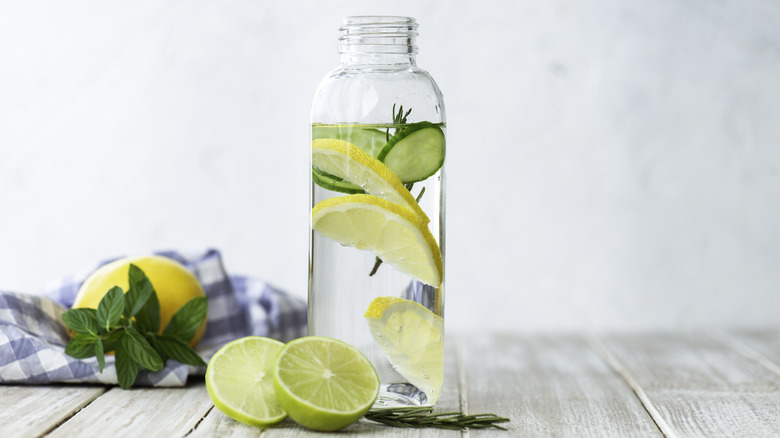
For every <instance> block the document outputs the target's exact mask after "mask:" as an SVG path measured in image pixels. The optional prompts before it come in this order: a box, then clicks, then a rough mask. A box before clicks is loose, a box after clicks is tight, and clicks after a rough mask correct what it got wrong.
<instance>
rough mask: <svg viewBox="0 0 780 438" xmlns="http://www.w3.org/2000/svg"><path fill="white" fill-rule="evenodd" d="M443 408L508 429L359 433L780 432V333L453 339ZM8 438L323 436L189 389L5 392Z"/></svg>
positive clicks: (1, 422)
mask: <svg viewBox="0 0 780 438" xmlns="http://www.w3.org/2000/svg"><path fill="white" fill-rule="evenodd" d="M446 352H447V358H446V360H447V362H446V366H445V369H446V376H445V379H446V381H445V386H446V390H445V392H444V394H443V395H442V400H441V401H440V403H439V405H438V407H437V410H453V409H459V410H462V411H464V412H468V413H481V412H491V413H495V414H497V415H500V416H504V417H509V418H511V420H512V421H511V423H509V424H507V425H506V426H507V428H508V429H509V431H507V432H503V431H499V430H471V431H468V432H461V431H450V430H434V429H397V428H391V427H387V426H383V425H379V424H376V423H372V422H369V421H367V420H361V421H360V422H358V423H356V424H354V425H352V426H349V427H348V428H346V429H344V430H343V431H342V432H341V433H340V434H351V435H357V436H399V437H400V436H403V437H429V436H430V437H463V436H475V437H480V436H496V437H510V436H572V437H585V436H597V437H605V436H615V437H629V436H648V437H663V436H666V437H687V436H702V437H717V436H723V437H750V436H754V437H769V436H780V330H774V331H754V332H725V331H708V332H695V333H694V332H691V333H631V334H607V335H579V334H539V335H529V334H524V335H520V334H496V335H490V336H476V335H468V336H457V335H453V336H449V338H448V339H447V348H446ZM0 393H2V397H0V412H2V416H1V417H0V437H3V438H13V437H28V436H30V437H37V436H47V437H95V436H109V437H112V438H118V437H124V436H134V437H144V438H149V437H158V436H159V437H176V436H182V437H183V436H187V437H213V436H220V437H222V436H229V437H255V436H260V435H262V436H263V437H292V436H295V437H297V436H324V435H331V434H322V433H315V432H308V431H305V430H303V429H302V428H300V427H299V426H297V425H296V424H295V423H293V422H292V421H290V420H289V419H288V420H285V421H284V422H283V423H282V424H280V425H279V426H277V427H274V428H271V429H267V430H262V429H257V428H253V427H249V426H245V425H243V424H240V423H237V422H235V421H233V420H231V419H229V418H227V417H225V416H224V415H223V414H222V413H221V412H220V411H218V410H217V409H216V408H214V407H213V405H212V404H211V401H210V400H209V397H208V394H207V393H206V389H205V387H204V384H203V381H202V379H201V380H199V381H198V380H196V381H194V382H192V383H191V384H189V385H188V386H187V387H184V388H175V389H161V388H154V389H132V390H127V391H124V390H121V389H119V388H116V387H113V388H112V387H99V386H81V385H59V386H7V385H6V386H0Z"/></svg>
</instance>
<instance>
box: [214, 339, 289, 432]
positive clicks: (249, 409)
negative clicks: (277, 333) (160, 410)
mask: <svg viewBox="0 0 780 438" xmlns="http://www.w3.org/2000/svg"><path fill="white" fill-rule="evenodd" d="M283 347H284V344H283V343H281V342H279V341H277V340H274V339H269V338H263V337H260V336H249V337H246V338H241V339H238V340H236V341H233V342H231V343H229V344H227V345H225V346H224V347H222V348H221V349H220V350H219V351H217V353H216V354H215V355H214V356H213V357H212V358H211V360H210V361H209V365H208V368H206V390H208V392H209V397H211V401H212V402H213V403H214V406H216V407H217V409H219V410H220V411H222V412H223V413H224V414H225V415H227V416H228V417H230V418H232V419H234V420H236V421H240V422H242V423H244V424H249V425H251V426H259V427H265V426H270V425H273V424H276V423H278V422H280V421H282V420H284V418H285V417H286V416H287V414H286V413H285V412H284V410H283V409H282V408H281V406H279V404H278V403H277V402H276V394H275V393H274V383H273V382H274V381H273V371H274V366H275V365H276V356H277V354H278V353H279V352H280V351H281V350H282V348H283Z"/></svg>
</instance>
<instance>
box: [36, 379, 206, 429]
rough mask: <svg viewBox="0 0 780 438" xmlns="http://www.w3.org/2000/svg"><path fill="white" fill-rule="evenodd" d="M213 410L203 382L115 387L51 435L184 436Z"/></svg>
mask: <svg viewBox="0 0 780 438" xmlns="http://www.w3.org/2000/svg"><path fill="white" fill-rule="evenodd" d="M210 407H211V400H209V396H208V393H207V392H206V387H205V385H204V384H203V383H194V384H190V385H188V386H186V387H183V388H133V389H129V390H124V389H121V388H118V387H114V388H112V389H110V390H109V391H107V392H106V393H105V394H103V396H101V397H99V398H98V399H97V400H95V401H94V402H92V403H91V404H90V405H89V406H87V407H86V408H84V409H82V410H81V411H80V412H79V413H77V414H76V415H74V416H73V417H72V418H71V419H70V420H68V421H66V422H65V423H63V424H62V425H61V426H60V427H58V428H57V429H55V430H54V431H53V432H52V433H51V434H50V435H48V436H50V437H67V438H72V437H95V436H109V437H111V438H119V437H157V436H165V437H175V436H184V435H186V434H187V433H189V432H190V431H191V430H192V429H193V428H194V427H195V426H196V424H197V423H198V422H199V421H200V420H201V419H202V418H203V416H204V415H206V412H208V410H209V408H210Z"/></svg>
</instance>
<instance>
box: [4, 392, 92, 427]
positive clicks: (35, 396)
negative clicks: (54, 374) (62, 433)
mask: <svg viewBox="0 0 780 438" xmlns="http://www.w3.org/2000/svg"><path fill="white" fill-rule="evenodd" d="M105 391H106V388H105V387H102V386H101V387H94V386H71V385H51V386H7V385H3V386H0V394H2V396H1V397H0V412H2V421H0V436H3V437H37V436H41V435H43V434H44V433H46V432H48V431H49V430H51V429H53V428H55V427H56V426H57V425H58V424H60V423H62V422H63V421H65V420H67V419H68V418H70V417H71V416H72V415H73V414H75V413H76V412H78V411H79V410H80V409H81V408H83V407H84V406H86V405H88V404H89V403H90V402H92V401H93V400H95V399H96V398H97V397H98V396H100V395H101V394H103V393H104V392H105Z"/></svg>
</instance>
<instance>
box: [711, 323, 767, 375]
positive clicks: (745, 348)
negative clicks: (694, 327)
mask: <svg viewBox="0 0 780 438" xmlns="http://www.w3.org/2000/svg"><path fill="white" fill-rule="evenodd" d="M710 336H711V337H712V338H713V339H715V340H716V341H718V342H720V343H721V344H723V345H725V346H726V347H728V348H730V349H732V350H734V351H736V352H737V353H739V354H741V355H742V356H744V357H746V358H748V359H751V360H754V361H756V362H758V363H759V364H760V365H761V366H762V367H764V368H766V369H767V370H769V371H771V372H773V373H775V374H777V375H778V376H780V365H778V364H776V363H775V362H774V361H772V359H770V358H768V357H767V356H765V355H764V354H762V353H761V352H759V351H758V350H756V349H755V348H753V347H751V346H750V345H748V344H746V343H745V342H744V341H741V340H739V339H737V338H735V337H734V336H732V335H730V334H728V333H726V332H725V331H723V330H712V331H711V332H710Z"/></svg>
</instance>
